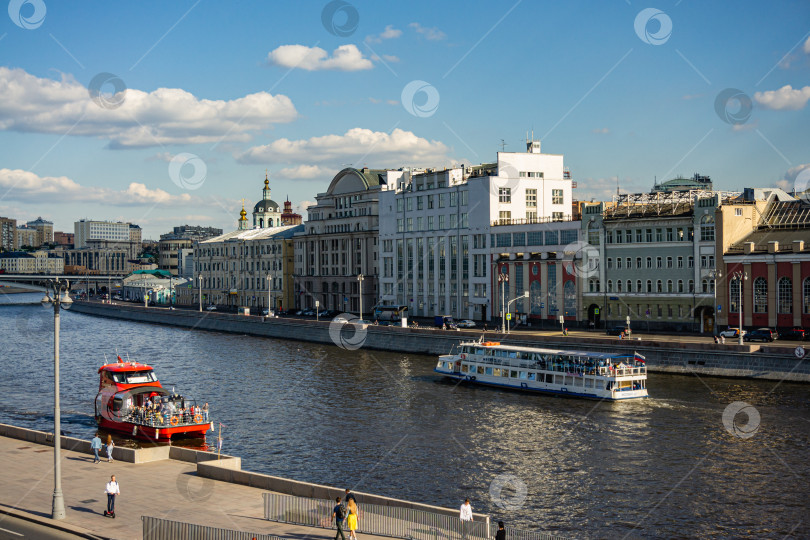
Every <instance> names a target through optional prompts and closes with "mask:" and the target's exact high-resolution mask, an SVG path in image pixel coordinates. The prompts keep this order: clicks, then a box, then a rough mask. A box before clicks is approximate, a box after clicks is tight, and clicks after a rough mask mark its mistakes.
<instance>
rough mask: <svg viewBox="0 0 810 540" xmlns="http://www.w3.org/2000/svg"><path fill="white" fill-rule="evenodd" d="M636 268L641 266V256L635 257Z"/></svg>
mask: <svg viewBox="0 0 810 540" xmlns="http://www.w3.org/2000/svg"><path fill="white" fill-rule="evenodd" d="M636 268H641V257H636Z"/></svg>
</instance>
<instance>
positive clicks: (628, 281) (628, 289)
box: [627, 279, 633, 292]
mask: <svg viewBox="0 0 810 540" xmlns="http://www.w3.org/2000/svg"><path fill="white" fill-rule="evenodd" d="M627 292H633V282H631V281H630V280H629V279H628V280H627Z"/></svg>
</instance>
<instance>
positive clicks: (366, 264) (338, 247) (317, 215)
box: [294, 168, 403, 313]
mask: <svg viewBox="0 0 810 540" xmlns="http://www.w3.org/2000/svg"><path fill="white" fill-rule="evenodd" d="M402 175H403V171H386V170H380V169H368V168H363V169H354V168H346V169H343V170H342V171H340V172H339V173H337V174H336V175H335V177H334V178H333V179H332V181H331V182H330V184H329V188H328V189H327V190H326V192H325V193H320V194H318V195H317V196H316V197H315V200H316V201H317V204H315V205H314V206H310V207H309V208H308V209H307V213H308V218H307V221H306V223H305V224H304V231H303V232H302V233H299V234H297V235H296V237H295V239H294V242H295V273H294V274H295V275H294V280H295V285H294V288H295V307H296V308H298V309H302V308H309V309H311V308H314V307H315V302H318V306H319V307H320V308H321V309H332V310H336V311H347V312H355V313H356V312H358V310H359V309H360V294H361V293H360V291H361V289H362V298H363V306H364V307H365V308H366V309H370V308H372V307H373V306H374V305H375V304H376V301H377V298H378V297H377V275H378V264H377V257H378V251H377V241H378V234H379V212H378V208H379V197H380V189H381V186H384V185H388V184H389V183H391V182H395V181H396V179H398V178H400V177H402ZM359 275H363V277H364V279H363V280H362V281H360V280H359V279H358V276H359Z"/></svg>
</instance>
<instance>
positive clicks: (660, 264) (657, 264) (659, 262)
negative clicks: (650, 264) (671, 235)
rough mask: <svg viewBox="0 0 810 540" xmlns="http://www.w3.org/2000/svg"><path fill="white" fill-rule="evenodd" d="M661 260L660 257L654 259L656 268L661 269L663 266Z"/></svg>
mask: <svg viewBox="0 0 810 540" xmlns="http://www.w3.org/2000/svg"><path fill="white" fill-rule="evenodd" d="M662 261H663V259H662V258H661V257H656V258H655V267H656V268H663V267H664V265H663V264H662Z"/></svg>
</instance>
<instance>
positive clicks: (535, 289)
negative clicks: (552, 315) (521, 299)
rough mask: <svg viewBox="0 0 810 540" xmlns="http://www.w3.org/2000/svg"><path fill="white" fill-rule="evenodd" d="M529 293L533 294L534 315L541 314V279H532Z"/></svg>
mask: <svg viewBox="0 0 810 540" xmlns="http://www.w3.org/2000/svg"><path fill="white" fill-rule="evenodd" d="M529 294H530V295H531V304H532V315H541V314H542V310H541V309H540V305H541V304H542V303H543V290H542V288H541V287H540V282H539V281H537V280H535V281H532V283H531V285H529Z"/></svg>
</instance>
